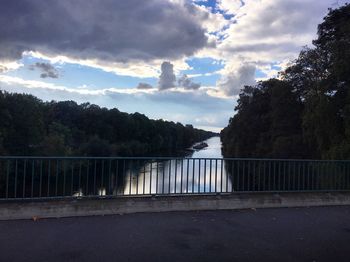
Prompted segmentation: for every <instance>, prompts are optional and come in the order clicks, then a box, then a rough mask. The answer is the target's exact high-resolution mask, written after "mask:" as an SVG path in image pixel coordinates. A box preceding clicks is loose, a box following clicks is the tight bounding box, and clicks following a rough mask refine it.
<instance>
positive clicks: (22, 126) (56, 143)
mask: <svg viewBox="0 0 350 262" xmlns="http://www.w3.org/2000/svg"><path fill="white" fill-rule="evenodd" d="M0 119H1V121H0V154H1V155H6V154H7V155H44V156H69V155H82V156H145V155H174V154H176V152H178V151H179V150H183V149H185V148H187V147H189V146H191V145H192V144H193V143H195V142H198V141H201V140H205V139H207V138H209V137H211V136H213V135H215V134H214V133H212V132H207V131H204V130H199V129H196V128H193V127H192V126H184V125H182V124H180V123H174V122H168V121H163V120H150V119H148V118H147V117H146V116H145V115H142V114H139V113H135V114H127V113H123V112H120V111H119V110H118V109H115V108H114V109H110V110H109V109H107V108H101V107H99V106H97V105H92V104H89V103H84V104H81V105H78V104H77V103H75V102H73V101H64V102H55V101H51V102H43V101H41V100H39V99H37V98H36V97H34V96H31V95H25V94H11V93H7V92H3V91H0Z"/></svg>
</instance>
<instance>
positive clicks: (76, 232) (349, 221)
mask: <svg viewBox="0 0 350 262" xmlns="http://www.w3.org/2000/svg"><path fill="white" fill-rule="evenodd" d="M0 261H6V262H10V261H36V262H37V261H240V262H241V261H284V262H285V261H310V262H311V261H338V262H339V261H350V207H349V206H344V207H313V208H281V209H260V210H242V211H201V212H172V213H147V214H146V213H145V214H129V215H117V216H104V217H80V218H77V217H76V218H63V219H62V218H61V219H42V220H40V219H39V220H37V221H32V220H22V221H1V222H0Z"/></svg>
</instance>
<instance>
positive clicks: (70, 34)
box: [0, 0, 346, 131]
mask: <svg viewBox="0 0 350 262" xmlns="http://www.w3.org/2000/svg"><path fill="white" fill-rule="evenodd" d="M345 2H346V1H345V0H344V1H342V0H340V1H336V0H147V1H145V0H128V1H115V0H88V1H87V0H60V1H57V0H36V1H32V0H2V1H0V89H1V90H6V91H9V92H19V93H28V94H33V95H35V96H37V97H39V98H40V99H42V100H44V101H51V100H56V101H62V100H74V101H76V102H78V103H83V102H90V103H93V104H97V105H99V106H101V107H107V108H114V107H115V108H118V109H119V110H120V111H124V112H128V113H134V112H140V113H142V114H145V115H146V116H148V117H150V118H152V119H160V118H162V119H165V120H169V121H174V122H181V123H183V124H192V125H193V126H195V127H198V128H203V129H206V130H212V131H220V130H221V129H222V128H224V127H225V126H226V125H227V124H228V121H229V118H230V117H232V116H233V114H234V107H235V104H236V101H237V96H238V94H239V90H240V89H241V88H242V87H243V86H244V85H254V84H256V82H257V81H260V80H264V79H269V78H271V77H276V76H277V74H278V72H279V71H280V70H283V69H284V68H285V67H286V66H287V65H288V63H290V62H291V61H293V60H294V59H296V58H297V56H298V54H299V52H300V50H301V49H302V48H303V47H304V46H312V40H313V39H315V38H316V37H317V25H318V24H319V23H321V22H322V19H323V17H324V16H325V15H326V14H327V12H328V8H337V7H339V6H341V5H343V4H344V3H345Z"/></svg>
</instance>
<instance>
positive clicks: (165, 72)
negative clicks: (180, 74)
mask: <svg viewBox="0 0 350 262" xmlns="http://www.w3.org/2000/svg"><path fill="white" fill-rule="evenodd" d="M175 82H176V76H175V73H174V65H173V64H172V63H170V62H163V63H162V65H161V74H160V76H159V81H158V87H159V90H164V89H169V88H173V87H175V86H176V83H175Z"/></svg>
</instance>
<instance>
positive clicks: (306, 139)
mask: <svg viewBox="0 0 350 262" xmlns="http://www.w3.org/2000/svg"><path fill="white" fill-rule="evenodd" d="M313 45H314V47H313V48H304V49H303V50H302V51H301V53H300V55H299V57H298V59H297V60H296V61H294V62H293V63H292V64H291V65H290V66H289V67H288V68H287V69H286V70H285V71H283V72H281V73H280V77H279V79H270V80H268V81H262V82H260V83H259V84H258V85H257V86H246V87H245V88H244V89H243V90H242V91H241V93H240V95H239V100H238V104H237V106H236V108H235V111H236V114H235V115H234V117H232V118H231V119H230V121H229V125H228V126H227V127H226V128H225V129H224V130H223V131H222V132H221V139H222V142H223V153H224V156H225V157H259V158H268V157H271V158H313V159H319V158H321V159H349V158H350V89H349V88H350V5H348V4H346V5H344V6H342V7H340V8H338V9H335V10H330V11H329V13H328V15H327V16H326V17H325V18H324V21H323V23H322V24H320V25H319V26H318V38H317V39H316V40H314V41H313Z"/></svg>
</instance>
